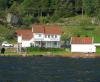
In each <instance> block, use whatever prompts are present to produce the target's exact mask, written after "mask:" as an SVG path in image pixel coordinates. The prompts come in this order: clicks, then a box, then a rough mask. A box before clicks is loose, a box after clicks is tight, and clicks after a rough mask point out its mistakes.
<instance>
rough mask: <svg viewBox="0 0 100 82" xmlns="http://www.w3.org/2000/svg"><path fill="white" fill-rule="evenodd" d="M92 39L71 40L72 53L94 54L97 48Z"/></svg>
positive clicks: (78, 38)
mask: <svg viewBox="0 0 100 82" xmlns="http://www.w3.org/2000/svg"><path fill="white" fill-rule="evenodd" d="M93 42H94V39H93V38H92V37H72V38H71V42H70V43H71V52H83V53H94V52H96V47H95V45H94V43H93Z"/></svg>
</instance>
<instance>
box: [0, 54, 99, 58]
mask: <svg viewBox="0 0 100 82" xmlns="http://www.w3.org/2000/svg"><path fill="white" fill-rule="evenodd" d="M0 56H1V57H2V56H5V57H7V56H13V57H14V56H15V57H20V56H21V57H64V58H65V57H66V58H100V54H96V53H66V54H63V55H54V54H40V55H31V54H25V53H24V54H22V53H20V54H16V55H9V54H0Z"/></svg>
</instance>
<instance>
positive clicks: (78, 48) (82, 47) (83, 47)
mask: <svg viewBox="0 0 100 82" xmlns="http://www.w3.org/2000/svg"><path fill="white" fill-rule="evenodd" d="M71 52H96V47H95V45H93V44H71Z"/></svg>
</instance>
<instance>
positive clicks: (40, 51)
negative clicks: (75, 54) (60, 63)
mask: <svg viewBox="0 0 100 82" xmlns="http://www.w3.org/2000/svg"><path fill="white" fill-rule="evenodd" d="M68 52H69V51H68V50H67V51H66V50H65V49H34V48H33V50H32V49H30V50H28V52H27V53H28V54H31V55H44V56H45V55H64V54H66V53H68Z"/></svg>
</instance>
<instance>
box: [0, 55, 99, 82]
mask: <svg viewBox="0 0 100 82" xmlns="http://www.w3.org/2000/svg"><path fill="white" fill-rule="evenodd" d="M0 82H100V59H99V58H94V59H88V58H87V59H82V58H76V59H75V58H62V57H42V56H40V57H0Z"/></svg>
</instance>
